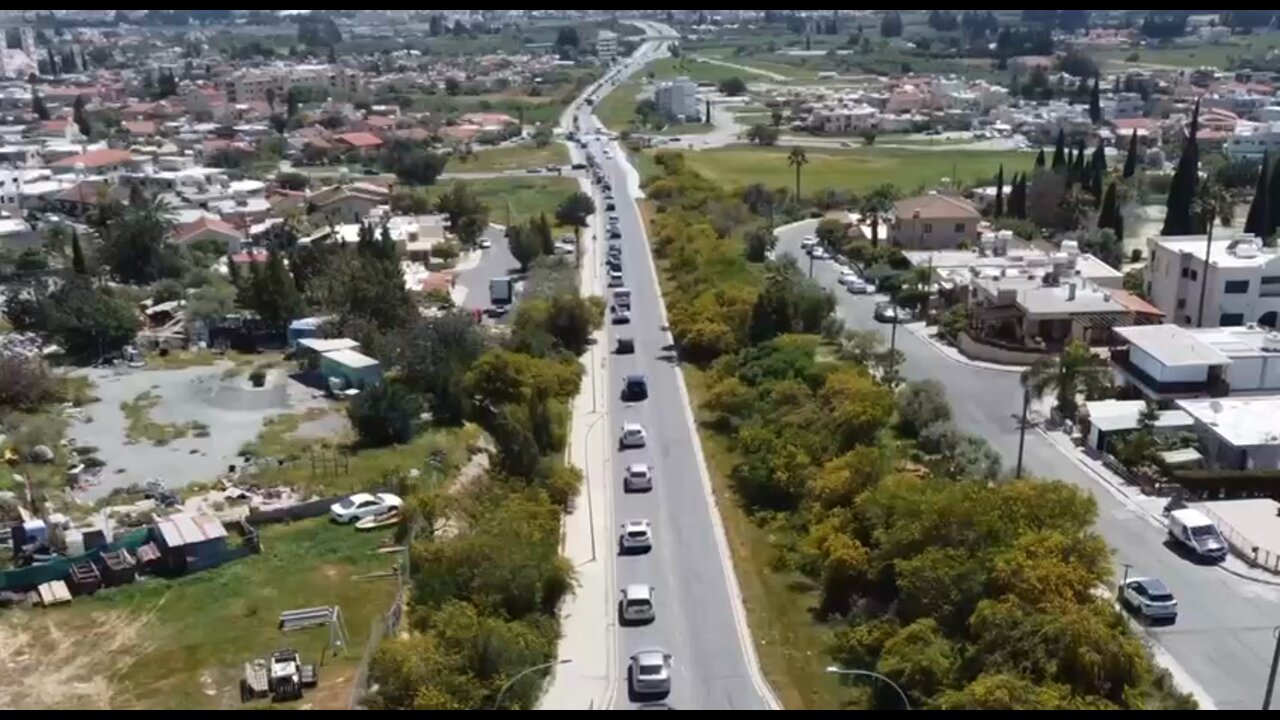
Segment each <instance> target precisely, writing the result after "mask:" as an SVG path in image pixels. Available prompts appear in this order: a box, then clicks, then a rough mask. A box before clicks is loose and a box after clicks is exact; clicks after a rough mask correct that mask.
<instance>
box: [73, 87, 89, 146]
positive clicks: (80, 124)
mask: <svg viewBox="0 0 1280 720" xmlns="http://www.w3.org/2000/svg"><path fill="white" fill-rule="evenodd" d="M71 117H72V119H73V120H74V121H75V123H76V127H77V128H78V129H79V130H80V134H81V135H84V136H85V137H89V136H90V135H92V134H93V124H92V123H90V122H89V114H88V113H87V112H85V102H84V96H83V95H76V99H75V102H74V103H72V115H71Z"/></svg>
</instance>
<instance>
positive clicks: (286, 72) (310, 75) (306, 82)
mask: <svg viewBox="0 0 1280 720" xmlns="http://www.w3.org/2000/svg"><path fill="white" fill-rule="evenodd" d="M308 86H309V87H321V88H326V89H327V90H328V91H329V92H330V93H332V94H333V95H354V94H356V93H359V92H360V91H361V90H362V89H363V88H364V81H363V78H362V76H361V74H360V73H359V72H357V71H355V70H350V69H348V68H344V67H339V66H337V65H298V66H295V67H271V68H261V69H256V70H246V71H244V72H240V73H236V74H234V75H231V76H229V77H227V78H226V79H225V80H223V90H224V91H225V92H226V94H227V101H228V102H233V103H251V102H266V101H267V95H268V92H267V91H268V90H272V91H274V94H275V101H276V102H277V103H279V104H281V105H283V104H284V103H285V102H287V98H288V96H289V89H290V88H294V87H308Z"/></svg>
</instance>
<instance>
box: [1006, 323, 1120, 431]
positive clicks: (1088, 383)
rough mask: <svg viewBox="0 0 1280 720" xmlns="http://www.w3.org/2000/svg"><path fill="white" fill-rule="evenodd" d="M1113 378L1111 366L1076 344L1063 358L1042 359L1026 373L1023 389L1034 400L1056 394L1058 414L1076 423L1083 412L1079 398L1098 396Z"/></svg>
mask: <svg viewBox="0 0 1280 720" xmlns="http://www.w3.org/2000/svg"><path fill="white" fill-rule="evenodd" d="M1109 375H1110V371H1109V368H1108V366H1107V363H1106V362H1105V361H1103V359H1102V358H1100V357H1098V356H1097V355H1094V354H1093V351H1091V350H1090V349H1089V346H1088V345H1085V344H1084V343H1082V342H1080V341H1079V340H1075V341H1073V342H1072V343H1071V344H1070V345H1068V346H1067V347H1066V349H1065V350H1063V351H1062V354H1061V355H1058V356H1046V357H1043V358H1040V359H1039V360H1037V361H1036V362H1035V364H1033V365H1032V366H1031V367H1029V368H1027V369H1026V370H1025V371H1023V373H1022V387H1023V389H1024V390H1026V391H1027V392H1028V393H1030V395H1032V396H1034V397H1040V396H1042V395H1044V394H1045V393H1048V392H1052V393H1053V394H1054V407H1055V408H1056V409H1057V411H1058V414H1059V415H1060V416H1061V417H1063V418H1066V419H1071V420H1074V419H1075V417H1076V413H1077V411H1078V410H1079V406H1078V405H1077V404H1076V395H1078V394H1079V393H1080V392H1084V394H1085V397H1093V396H1097V395H1098V394H1100V393H1101V392H1103V391H1104V390H1105V389H1106V388H1107V387H1108V385H1109V384H1110V377H1109Z"/></svg>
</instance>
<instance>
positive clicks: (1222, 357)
mask: <svg viewBox="0 0 1280 720" xmlns="http://www.w3.org/2000/svg"><path fill="white" fill-rule="evenodd" d="M1114 330H1115V333H1116V334H1117V335H1119V336H1120V337H1122V338H1124V339H1125V340H1128V341H1129V344H1130V345H1132V346H1133V347H1136V348H1138V349H1140V350H1142V351H1143V352H1145V353H1147V354H1148V355H1150V356H1151V357H1153V358H1155V359H1156V360H1158V361H1159V362H1160V364H1162V365H1164V366H1165V367H1183V366H1193V365H1226V364H1228V363H1230V362H1231V358H1230V357H1227V355H1226V354H1224V353H1223V352H1222V351H1220V350H1219V349H1218V348H1216V347H1214V346H1213V344H1211V343H1209V342H1207V341H1206V340H1205V339H1202V338H1200V337H1198V334H1197V333H1192V332H1191V331H1190V330H1187V329H1186V328H1183V327H1180V326H1178V325H1172V324H1167V323H1166V324H1163V325H1131V326H1128V327H1118V328H1114Z"/></svg>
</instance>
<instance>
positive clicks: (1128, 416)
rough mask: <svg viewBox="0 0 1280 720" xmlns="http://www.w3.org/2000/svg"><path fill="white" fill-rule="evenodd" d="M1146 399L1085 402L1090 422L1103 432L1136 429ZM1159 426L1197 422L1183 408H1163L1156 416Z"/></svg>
mask: <svg viewBox="0 0 1280 720" xmlns="http://www.w3.org/2000/svg"><path fill="white" fill-rule="evenodd" d="M1146 407H1147V403H1146V401H1145V400H1092V401H1090V402H1087V403H1085V410H1086V412H1088V413H1089V423H1090V424H1091V425H1094V426H1096V427H1097V428H1098V430H1100V431H1102V432H1113V431H1115V430H1136V429H1138V428H1139V427H1141V425H1140V424H1139V422H1138V418H1139V417H1141V416H1142V411H1143V410H1144V409H1146ZM1155 424H1156V427H1158V428H1179V427H1191V426H1192V425H1194V424H1195V423H1194V422H1193V420H1192V418H1191V416H1190V415H1188V414H1187V413H1186V412H1185V411H1183V410H1161V411H1160V412H1159V416H1158V417H1157V418H1156V423H1155Z"/></svg>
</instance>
